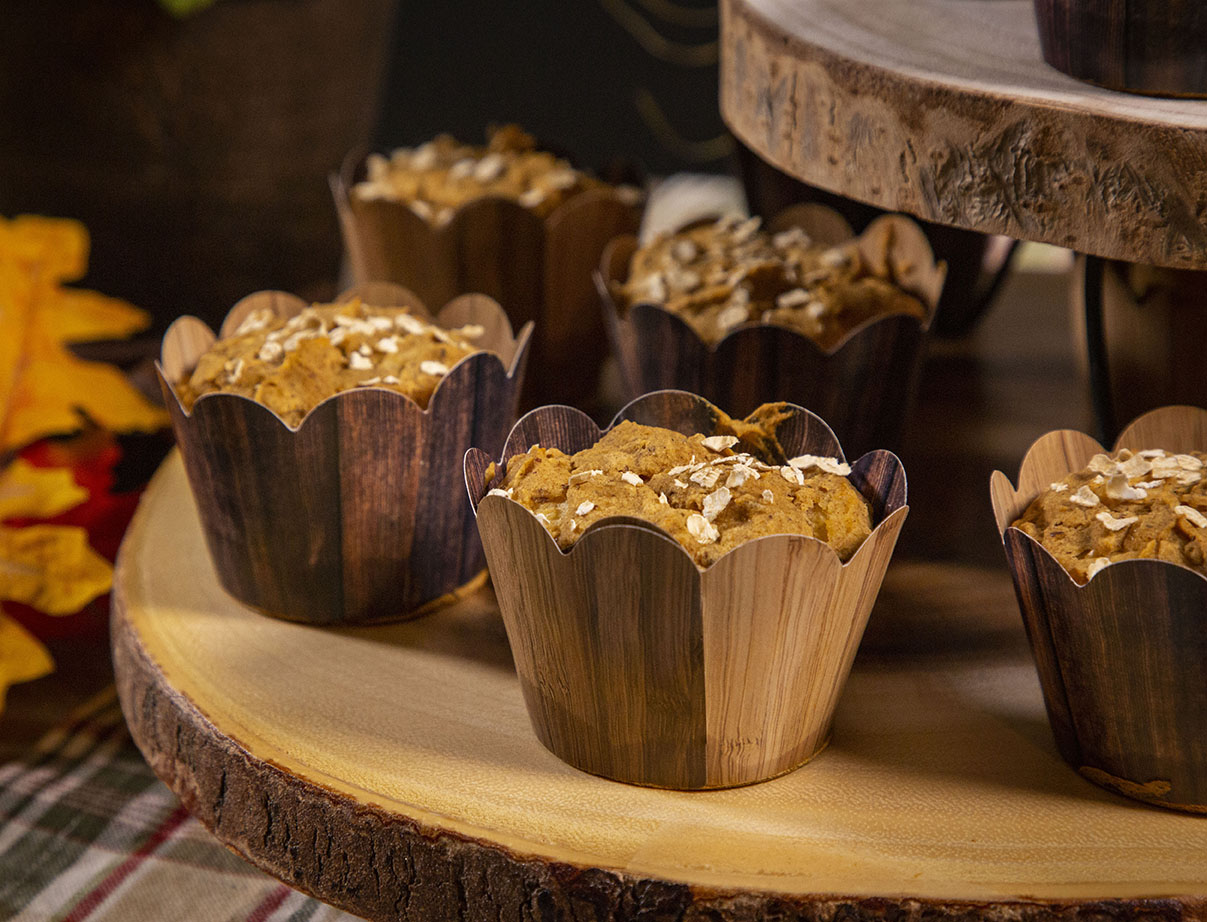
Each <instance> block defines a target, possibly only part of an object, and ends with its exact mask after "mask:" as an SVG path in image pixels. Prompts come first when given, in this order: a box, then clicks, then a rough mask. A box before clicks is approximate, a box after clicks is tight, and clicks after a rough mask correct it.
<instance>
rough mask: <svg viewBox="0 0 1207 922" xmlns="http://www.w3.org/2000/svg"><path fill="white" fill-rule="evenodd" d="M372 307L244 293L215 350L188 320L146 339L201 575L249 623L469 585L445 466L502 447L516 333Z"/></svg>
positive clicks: (331, 613)
mask: <svg viewBox="0 0 1207 922" xmlns="http://www.w3.org/2000/svg"><path fill="white" fill-rule="evenodd" d="M372 294H373V297H372V298H365V299H362V298H360V297H358V296H357V294H356V293H355V292H349V293H348V294H346V295H345V296H341V297H340V298H339V299H337V301H336V302H335V303H333V304H325V305H307V304H306V303H305V302H303V301H302V300H301V299H299V298H294V297H292V296H290V295H286V294H283V293H281V292H261V293H259V294H257V295H252V296H250V297H248V298H245V299H244V300H243V301H241V302H240V303H239V304H238V305H236V306H235V307H234V308H233V309H232V310H231V313H230V314H229V315H228V317H227V321H226V323H225V324H224V325H223V336H222V338H221V339H220V340H219V339H218V338H217V337H215V335H214V333H213V332H212V331H210V330H209V328H208V327H206V326H205V325H204V324H202V323H201V322H200V321H199V320H197V319H196V318H192V317H183V318H181V319H180V320H178V321H176V323H174V324H173V325H172V326H171V327H170V328H169V330H168V332H167V334H166V335H165V337H164V343H163V350H162V358H161V363H160V365H159V373H160V384H161V387H162V389H163V392H164V399H165V402H166V403H167V405H168V409H169V412H170V414H171V416H172V425H173V429H174V431H175V434H176V440H177V444H178V446H179V449H180V452H181V454H182V456H183V459H184V464H185V469H186V471H187V473H188V478H189V484H190V487H191V489H192V492H193V496H194V499H195V500H196V501H197V507H198V512H199V513H200V516H201V521H202V526H203V531H204V533H205V536H206V543H207V545H208V547H209V551H210V555H211V557H212V558H213V561H214V566H215V570H216V571H217V573H218V576H219V579H220V581H221V582H222V585H223V586H224V587H225V588H226V590H227V591H228V592H230V593H231V595H233V596H234V597H235V598H237V599H238V600H240V601H241V602H244V603H245V604H247V605H250V606H252V607H254V608H257V609H260V610H261V611H263V612H265V613H266V614H271V615H274V616H277V617H281V618H286V619H288V620H295V621H306V622H310V623H323V624H361V623H367V622H373V621H382V620H397V619H400V618H406V617H414V616H416V615H418V614H421V613H423V612H425V611H429V610H431V609H432V608H434V607H437V606H438V605H439V604H441V603H442V602H443V601H445V600H448V599H451V598H456V597H458V596H459V595H462V594H464V593H466V592H468V591H471V590H472V589H473V588H474V587H476V586H478V585H480V584H481V583H482V581H483V580H484V578H485V576H484V571H483V563H484V562H483V556H482V549H481V545H480V543H479V541H478V537H477V533H476V529H475V527H474V521H473V513H472V510H471V509H470V507H469V504H468V502H467V499H466V496H465V491H464V487H463V483H462V482H461V478H460V476H459V471H460V463H461V459H462V457H463V456H464V454H465V451H466V450H467V449H469V448H470V447H474V446H478V447H483V446H487V447H488V446H494V447H495V450H498V448H499V447H500V446H501V445H502V444H503V439H504V437H505V435H506V432H507V427H508V426H509V425H510V423H511V420H513V419H514V418H515V409H516V403H517V400H518V395H519V387H520V382H521V380H522V376H523V366H524V360H525V357H526V354H527V345H528V338H529V335H530V333H531V329H530V327H525V328H524V329H523V330H521V331H520V335H519V336H518V337H515V336H513V335H512V332H511V327H510V325H509V324H508V322H507V319H506V316H505V315H504V314H503V312H502V310H501V308H499V306H498V305H497V304H495V303H494V302H493V301H491V300H490V299H488V298H484V297H481V296H476V295H470V296H465V297H462V298H459V299H457V300H455V301H453V302H450V303H449V304H448V305H446V306H445V307H444V309H443V310H442V311H441V312H440V314H439V316H438V317H436V318H434V319H433V318H431V317H430V316H429V315H428V313H427V311H426V309H424V308H423V306H422V304H420V303H418V302H417V301H416V300H415V299H414V296H413V295H411V294H410V293H409V292H405V291H403V290H401V289H394V288H383V287H381V286H378V288H377V290H376V291H374V292H373V293H372ZM366 302H368V303H366ZM366 350H367V351H366Z"/></svg>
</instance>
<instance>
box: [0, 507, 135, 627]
mask: <svg viewBox="0 0 1207 922" xmlns="http://www.w3.org/2000/svg"><path fill="white" fill-rule="evenodd" d="M112 584H113V568H112V567H110V566H109V561H107V560H105V558H104V557H102V556H101V555H100V554H98V553H97V552H96V551H94V550H93V549H92V548H91V547H89V546H88V533H87V532H86V531H84V529H82V528H77V527H75V526H73V525H27V526H25V527H24V528H5V527H3V526H0V599H9V600H11V601H14V602H23V603H24V604H26V605H32V606H33V607H34V608H36V609H38V610H39V611H44V612H46V614H48V615H69V614H71V613H72V612H77V611H79V610H80V609H81V608H83V607H84V606H85V605H87V604H88V603H89V602H91V601H92V600H93V599H95V598H96V597H97V596H98V595H103V594H104V593H106V592H108V591H109V587H110V586H112Z"/></svg>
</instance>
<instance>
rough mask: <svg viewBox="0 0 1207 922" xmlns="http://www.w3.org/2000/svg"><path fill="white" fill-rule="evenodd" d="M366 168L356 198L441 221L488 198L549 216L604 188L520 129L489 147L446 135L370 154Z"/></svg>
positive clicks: (510, 129) (508, 128) (507, 130)
mask: <svg viewBox="0 0 1207 922" xmlns="http://www.w3.org/2000/svg"><path fill="white" fill-rule="evenodd" d="M365 165H366V169H367V171H368V176H367V178H366V179H365V180H364V181H363V182H360V183H357V184H356V185H355V186H354V187H353V189H352V194H353V195H356V196H358V197H359V198H362V199H385V200H387V201H394V202H403V203H404V204H407V205H409V206H410V208H411V210H413V211H414V212H415V213H416V214H418V215H419V216H420V217H421V218H424V219H425V220H429V221H435V222H437V223H439V222H442V221H446V220H448V219H449V218H450V217H451V216H452V212H453V210H454V209H455V208H457V207H458V206H459V205H463V204H465V203H466V202H468V201H471V200H473V199H476V198H481V197H483V196H486V195H498V196H502V197H503V198H507V199H510V200H512V201H514V202H518V203H519V204H520V205H523V206H524V207H525V208H528V209H531V210H532V211H533V212H534V213H536V214H537V215H540V216H541V217H544V216H545V215H547V214H549V213H550V212H552V211H553V209H555V208H556V207H557V206H558V205H560V204H561V203H562V202H564V201H566V200H567V199H569V198H570V197H571V196H574V195H577V194H578V193H579V192H582V191H584V190H586V189H592V188H596V187H600V186H602V185H603V183H601V182H599V181H598V180H596V179H592V178H591V177H589V176H587V175H586V174H584V173H582V172H580V171H578V170H576V169H574V168H573V167H571V166H570V164H569V163H567V162H566V161H565V160H562V159H559V158H558V157H555V156H554V155H553V154H550V153H548V152H546V151H540V150H537V149H536V141H535V140H534V139H533V138H532V136H531V135H529V134H526V133H525V132H524V131H523V130H522V129H521V128H520V127H519V126H518V125H504V126H503V127H501V128H496V129H494V130H492V131H491V132H490V137H489V141H488V143H487V145H486V147H484V148H482V147H471V146H469V145H466V144H462V143H460V142H459V141H457V140H455V139H454V138H453V137H452V136H450V135H447V134H442V135H440V136H439V137H437V138H436V139H435V140H432V141H428V142H427V143H426V144H421V145H420V146H419V147H416V148H414V149H411V148H399V149H398V150H395V151H394V152H393V153H391V154H390V156H389V157H383V156H382V155H380V154H370V155H369V157H368V159H367V160H366V164H365Z"/></svg>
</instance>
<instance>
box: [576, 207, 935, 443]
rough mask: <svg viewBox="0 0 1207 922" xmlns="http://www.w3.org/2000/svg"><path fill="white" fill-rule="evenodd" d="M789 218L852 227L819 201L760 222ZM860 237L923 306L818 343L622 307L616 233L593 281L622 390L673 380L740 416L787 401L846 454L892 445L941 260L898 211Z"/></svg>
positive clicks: (816, 236)
mask: <svg viewBox="0 0 1207 922" xmlns="http://www.w3.org/2000/svg"><path fill="white" fill-rule="evenodd" d="M792 227H799V228H800V229H802V230H803V231H805V233H806V234H808V235H809V237H810V238H812V240H813V241H814V242H816V243H819V244H823V245H826V246H834V245H837V244H840V243H844V242H846V241H849V240H851V238H852V237H853V236H854V234H853V233H852V231H851V228H850V225H848V224H847V223H846V221H845V220H843V218H842V217H841V216H839V215H838V213H837V212H835V211H833V210H831V209H829V208H826V207H825V206H822V205H816V204H805V205H797V206H793V207H791V208H788V209H786V210H784V211H783V212H781V213H780V214H779V215H777V216H776V217H775V219H774V220H772V221H771V222H770V223H769V224H768V230H770V231H771V232H773V233H775V232H779V231H784V230H787V229H789V228H792ZM857 244H858V248H859V252H860V256H861V257H862V258H863V259H864V260H866V261H867V262H868V264H869V265H872V266H874V267H878V268H879V269H883V270H884V274H885V275H887V276H888V277H891V278H892V279H894V280H895V281H896V282H897V284H898V285H899V286H900V287H901V288H902V289H904V290H905V291H907V292H908V293H910V294H912V295H914V296H915V297H917V298H918V299H919V300H920V301H921V302H922V304H923V306H924V307H925V310H926V316H925V319H923V320H919V319H918V318H916V317H913V316H909V315H905V314H899V313H897V314H884V315H881V316H878V317H874V318H872V319H870V320H868V321H866V322H864V323H862V324H860V325H859V326H857V327H855V328H854V329H852V330H850V331H849V332H848V333H846V334H845V335H844V336H843V337H842V338H841V340H839V342H837V343H836V344H835V345H834V346H832V347H831V348H829V349H825V348H822V347H821V346H820V345H818V343H817V342H816V341H815V340H814V339H812V338H811V337H809V336H808V335H806V334H805V333H803V332H801V331H799V330H795V329H789V328H787V327H784V326H777V325H775V324H773V323H764V322H760V323H746V324H743V325H741V326H738V327H735V328H734V329H733V330H731V331H730V332H729V333H727V334H726V335H725V336H724V337H722V338H721V340H720V341H718V342H715V343H709V342H706V341H705V340H703V339H702V338H701V337H700V335H699V334H698V333H697V332H696V331H695V330H694V329H693V328H692V327H691V326H690V325H689V324H688V323H687V321H685V320H684V319H683V318H682V317H680V316H679V315H678V314H676V313H674V312H673V311H671V310H668V309H667V308H666V307H665V305H663V304H658V303H653V302H649V301H642V302H638V303H636V304H633V305H632V306H630V307H629V308H628V309H627V310H625V311H622V310H621V309H620V307H619V306H618V305H617V303H616V300H615V298H614V296H613V293H612V288H613V286H614V285H616V284H619V283H620V282H623V281H624V280H625V278H626V277H627V275H628V272H629V264H630V261H631V259H632V257H633V253H634V252H636V250H637V247H638V243H637V239H636V238H635V237H632V236H625V237H619V238H617V239H616V240H613V241H612V242H611V243H610V244H609V245H608V247H607V249H606V250H605V251H604V254H603V259H602V263H601V266H600V271H599V273H598V274H597V275H596V286H597V288H598V289H599V297H600V298H601V299H602V301H603V306H604V308H603V309H604V318H605V322H606V325H607V328H608V335H609V337H610V339H611V341H612V346H613V349H614V350H615V351H616V355H617V357H618V358H619V360H620V367H621V372H622V374H623V376H624V379H625V383H626V385H627V387H628V390H629V393H630V395H637V394H643V393H646V392H647V391H654V390H659V389H661V388H680V389H683V390H687V391H691V392H693V393H697V394H701V395H702V396H704V397H705V398H707V399H709V400H711V401H713V402H715V403H716V404H718V405H719V406H723V407H728V408H732V411H733V412H734V413H735V414H738V415H741V414H746V413H749V412H751V411H752V410H754V408H755V407H757V406H759V405H761V404H764V403H769V402H772V401H776V400H787V401H791V402H792V403H796V404H800V405H802V406H807V407H811V408H812V409H813V410H814V411H815V412H817V413H818V414H819V415H820V416H821V417H822V418H823V419H825V420H826V421H827V422H829V424H830V425H831V426H832V427H833V429H834V431H835V432H837V433H839V435H840V436H841V438H842V440H843V442H844V443H845V444H846V445H847V446H848V447H850V449H851V450H852V451H853V452H858V453H862V452H864V451H870V450H872V448H873V447H875V446H884V445H888V446H893V447H896V444H897V441H898V439H899V437H900V435H901V432H902V427H903V425H904V420H905V414H906V411H907V409H908V406H909V402H910V401H911V400H912V398H913V393H914V390H915V386H916V382H917V377H918V370H919V367H920V365H921V361H922V354H923V346H924V345H925V341H926V334H927V332H928V331H929V329H930V325H931V322H932V321H933V319H934V315H935V307H936V305H937V304H938V303H939V296H940V294H941V293H942V291H943V281H944V278H945V276H946V268H945V266H944V265H943V264H942V263H936V262H935V259H934V254H933V253H932V252H931V249H930V245H929V244H928V243H927V241H926V236H925V234H923V232H922V230H921V228H919V227H918V225H917V224H916V223H915V222H913V221H911V220H909V219H908V218H905V217H902V216H900V215H886V216H884V217H881V218H877V219H876V220H875V221H873V222H872V223H871V224H870V225H868V228H867V230H865V231H864V233H863V234H862V235H861V236H860V237H859V238H858V241H857Z"/></svg>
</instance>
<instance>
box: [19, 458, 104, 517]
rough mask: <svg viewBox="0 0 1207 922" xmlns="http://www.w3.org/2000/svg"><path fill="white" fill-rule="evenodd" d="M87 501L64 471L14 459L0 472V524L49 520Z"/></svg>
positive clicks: (66, 471) (72, 479) (81, 490)
mask: <svg viewBox="0 0 1207 922" xmlns="http://www.w3.org/2000/svg"><path fill="white" fill-rule="evenodd" d="M87 498H88V491H87V490H85V489H84V488H83V487H81V486H80V485H78V484H77V483H76V482H75V478H74V477H72V475H71V471H69V470H67V469H66V468H60V467H34V466H33V465H32V464H30V463H29V462H28V461H25V460H23V459H21V458H17V459H16V460H15V461H13V463H12V464H10V465H9V466H8V467H6V468H5V469H4V470H2V471H0V522H2V521H4V520H5V519H15V518H17V517H18V516H20V517H22V518H29V519H49V518H51V517H52V516H56V515H58V514H59V513H60V512H66V511H67V510H68V509H74V508H75V507H76V506H78V505H79V504H80V503H82V502H83V501H84V500H86V499H87Z"/></svg>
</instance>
